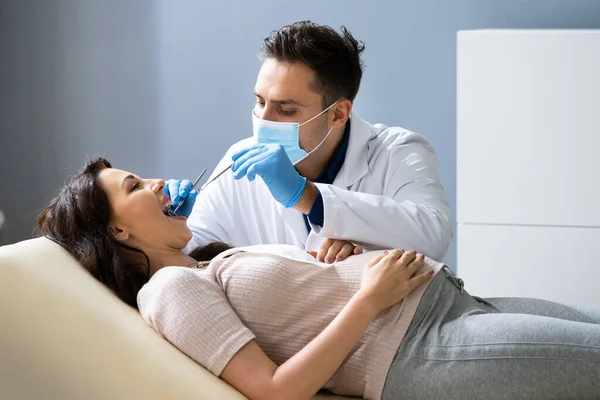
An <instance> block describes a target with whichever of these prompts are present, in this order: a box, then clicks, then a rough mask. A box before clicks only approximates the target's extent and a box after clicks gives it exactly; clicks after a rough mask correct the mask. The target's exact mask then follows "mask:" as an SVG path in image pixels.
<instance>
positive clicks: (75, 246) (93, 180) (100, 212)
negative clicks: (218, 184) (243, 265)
mask: <svg viewBox="0 0 600 400" xmlns="http://www.w3.org/2000/svg"><path fill="white" fill-rule="evenodd" d="M105 168H112V166H111V164H110V163H109V162H108V161H107V160H105V159H104V158H100V157H94V158H92V159H91V160H90V161H88V162H87V163H86V164H85V165H84V167H83V168H82V169H81V170H80V171H79V172H78V173H77V174H76V175H74V176H73V178H72V179H71V181H70V182H69V183H67V184H66V185H65V186H64V187H63V188H62V189H61V190H60V192H59V194H58V196H57V197H56V198H54V199H53V200H51V201H50V202H49V203H48V204H47V205H46V206H45V207H44V208H43V209H42V211H41V213H40V214H39V216H38V220H37V228H38V230H39V232H40V233H41V234H42V235H44V236H46V237H47V238H48V239H50V240H52V241H54V242H55V243H57V244H59V245H60V246H62V247H63V248H64V249H65V250H67V251H68V252H69V253H70V254H71V255H72V256H73V257H74V258H75V259H76V260H77V261H78V262H79V263H80V264H81V265H82V266H83V268H84V269H86V270H87V271H88V272H89V273H90V274H91V275H92V276H93V277H94V278H96V279H97V280H98V281H100V282H101V283H103V284H104V285H106V286H107V287H108V288H109V289H110V290H111V291H113V292H114V293H115V294H116V295H117V296H118V297H119V298H120V299H121V300H123V301H124V302H125V303H127V304H129V305H130V306H132V307H135V308H137V293H138V292H139V290H140V289H141V288H142V286H144V284H145V283H146V282H148V280H149V279H150V260H149V259H148V256H147V255H146V254H145V253H144V252H143V251H142V250H140V249H136V248H133V247H131V246H128V245H126V244H123V243H121V242H119V241H118V240H117V239H115V237H114V236H113V234H112V232H111V231H110V227H109V223H110V219H111V211H110V202H109V200H108V196H107V194H106V193H105V192H104V190H102V188H101V187H100V185H99V184H98V182H97V178H98V174H99V173H100V171H101V170H103V169H105ZM228 248H230V246H228V245H227V244H225V243H211V244H209V245H207V246H203V247H200V248H198V249H196V250H194V251H193V252H192V254H190V255H191V256H192V257H193V258H195V259H196V260H197V261H205V260H210V259H212V258H213V257H215V256H216V255H217V254H219V253H220V252H221V251H224V250H226V249H228Z"/></svg>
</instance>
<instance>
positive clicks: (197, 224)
mask: <svg viewBox="0 0 600 400" xmlns="http://www.w3.org/2000/svg"><path fill="white" fill-rule="evenodd" d="M240 143H241V144H242V145H243V144H244V141H242V142H238V143H237V144H236V145H234V146H232V147H231V148H230V149H229V150H228V151H227V153H226V154H225V156H223V158H222V159H221V161H220V162H219V164H218V165H217V167H216V168H215V169H214V171H213V173H212V174H211V176H210V177H209V178H208V179H207V180H206V181H205V182H208V181H210V180H211V179H212V178H213V176H215V175H217V174H218V173H220V172H221V171H223V170H224V169H226V168H227V167H228V166H229V165H230V164H231V154H232V152H233V151H234V148H236V146H239V145H240ZM234 192H235V188H234V180H233V176H232V174H231V170H229V171H227V172H225V173H224V174H223V175H221V176H220V177H219V178H217V179H216V180H214V181H213V182H211V183H210V184H209V185H208V186H206V187H205V188H204V189H203V190H201V191H200V192H199V193H198V197H197V198H196V203H195V204H194V208H193V209H192V213H191V214H190V217H189V218H188V220H187V226H188V228H190V230H191V231H192V235H193V236H192V239H191V240H190V242H189V243H188V244H187V246H186V247H185V249H184V252H185V253H188V254H189V253H190V252H191V251H193V250H194V249H196V248H197V247H200V246H204V245H206V244H209V243H212V242H224V243H227V244H229V245H233V243H232V237H231V232H234V228H235V225H234V223H233V219H234V218H233V213H234V204H233V202H234V197H235V196H234Z"/></svg>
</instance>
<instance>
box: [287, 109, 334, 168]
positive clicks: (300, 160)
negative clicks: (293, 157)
mask: <svg viewBox="0 0 600 400" xmlns="http://www.w3.org/2000/svg"><path fill="white" fill-rule="evenodd" d="M338 102H339V100H338V101H336V102H335V103H333V104H332V105H330V106H329V107H327V108H326V109H324V110H323V111H321V112H320V113H318V114H317V115H315V116H314V117H312V118H311V119H309V120H308V121H305V122H303V123H301V124H300V125H299V126H302V125H304V124H308V123H309V122H310V121H312V120H313V119H315V118H319V117H320V116H321V115H323V114H324V113H326V112H327V111H329V110H330V109H331V107H333V106H335V105H336V104H337V103H338ZM332 131H333V126H332V127H331V129H330V130H329V132H327V134H326V135H325V137H324V138H323V140H321V141H320V142H319V144H318V145H317V146H316V147H315V148H314V149H312V150H311V151H309V152H308V153H306V155H305V156H304V157H302V158H301V159H299V160H298V161H296V162H295V163H294V165H298V163H300V162H302V160H304V159H305V158H306V157H308V156H310V155H311V154H312V153H314V152H315V151H316V150H317V149H318V148H319V147H321V145H322V144H323V143H324V142H325V140H327V138H328V137H329V134H330V133H331V132H332Z"/></svg>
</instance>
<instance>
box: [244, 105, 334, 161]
mask: <svg viewBox="0 0 600 400" xmlns="http://www.w3.org/2000/svg"><path fill="white" fill-rule="evenodd" d="M337 103H338V102H337V101H336V102H335V103H333V104H332V105H330V106H329V107H327V108H326V109H324V110H323V111H321V112H320V113H318V114H317V115H315V116H314V117H312V118H311V119H309V120H308V121H305V122H303V123H298V122H276V121H267V120H264V119H260V118H258V117H257V116H256V115H255V114H254V111H252V133H253V135H254V139H255V140H256V143H257V144H267V143H277V144H280V145H281V146H283V148H284V149H285V152H286V154H287V155H288V157H289V158H290V161H291V162H292V164H294V165H295V164H298V163H299V162H300V161H302V160H304V159H305V158H306V157H308V156H309V155H310V154H311V153H312V152H314V151H315V150H317V149H318V148H319V146H321V145H322V144H323V142H324V141H325V139H327V137H328V136H329V134H330V133H331V131H332V130H333V127H332V128H331V129H330V130H329V132H327V134H326V135H325V137H324V138H323V140H321V143H319V144H318V145H317V147H315V148H314V149H312V150H311V151H310V153H307V152H306V151H305V150H304V149H303V148H301V147H300V127H301V126H302V125H305V124H308V123H309V122H310V121H312V120H313V119H315V118H318V117H320V116H321V115H323V114H324V113H326V112H327V111H329V109H330V108H331V107H333V106H335V105H336V104H337Z"/></svg>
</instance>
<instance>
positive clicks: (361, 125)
mask: <svg viewBox="0 0 600 400" xmlns="http://www.w3.org/2000/svg"><path fill="white" fill-rule="evenodd" d="M373 137H375V133H374V132H373V131H372V130H371V124H369V123H368V122H367V121H365V120H363V119H362V118H361V117H360V116H359V115H358V114H357V113H356V112H355V111H352V114H351V115H350V138H349V140H350V141H349V142H348V150H347V151H346V158H345V159H344V164H343V165H342V168H341V169H340V171H339V172H338V174H337V177H336V179H335V181H334V182H333V184H334V185H335V186H342V185H343V187H345V188H349V187H350V186H352V185H353V184H355V183H356V182H358V180H359V179H361V178H362V177H363V176H365V175H366V173H367V172H369V164H368V162H367V156H368V149H369V141H370V140H371V139H372V138H373Z"/></svg>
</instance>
